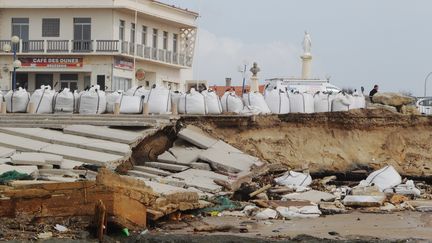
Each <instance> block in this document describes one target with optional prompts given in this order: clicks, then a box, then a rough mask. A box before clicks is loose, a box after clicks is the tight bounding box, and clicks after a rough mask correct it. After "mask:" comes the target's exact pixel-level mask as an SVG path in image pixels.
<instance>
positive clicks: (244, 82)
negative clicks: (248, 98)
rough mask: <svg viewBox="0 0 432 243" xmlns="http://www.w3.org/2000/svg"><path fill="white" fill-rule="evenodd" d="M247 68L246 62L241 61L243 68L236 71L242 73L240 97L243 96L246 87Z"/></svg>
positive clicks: (240, 67)
mask: <svg viewBox="0 0 432 243" xmlns="http://www.w3.org/2000/svg"><path fill="white" fill-rule="evenodd" d="M247 66H248V62H247V61H246V60H245V61H243V66H239V69H238V71H239V72H240V73H242V75H243V84H242V97H243V94H244V91H245V85H246V69H247Z"/></svg>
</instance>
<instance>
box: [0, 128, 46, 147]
mask: <svg viewBox="0 0 432 243" xmlns="http://www.w3.org/2000/svg"><path fill="white" fill-rule="evenodd" d="M0 138H1V139H0V146H3V147H6V148H12V149H16V150H17V151H21V152H36V151H40V150H41V149H42V148H44V147H46V146H48V145H49V143H45V142H40V141H37V140H34V139H28V138H23V137H20V136H14V135H9V134H6V133H3V132H0Z"/></svg>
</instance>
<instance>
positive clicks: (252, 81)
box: [249, 76, 259, 92]
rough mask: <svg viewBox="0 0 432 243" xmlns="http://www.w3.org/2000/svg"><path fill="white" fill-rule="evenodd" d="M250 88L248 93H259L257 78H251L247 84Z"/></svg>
mask: <svg viewBox="0 0 432 243" xmlns="http://www.w3.org/2000/svg"><path fill="white" fill-rule="evenodd" d="M249 86H250V90H249V91H250V92H258V91H259V83H258V77H257V76H252V77H251V79H250V82H249Z"/></svg>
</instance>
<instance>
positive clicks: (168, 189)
mask: <svg viewBox="0 0 432 243" xmlns="http://www.w3.org/2000/svg"><path fill="white" fill-rule="evenodd" d="M144 181H145V184H146V185H147V186H149V187H151V188H152V189H153V191H154V192H156V193H159V194H161V195H164V196H166V195H169V194H172V193H177V192H187V191H188V190H186V189H184V188H181V187H176V186H171V185H167V184H163V183H159V182H156V181H151V180H146V179H144Z"/></svg>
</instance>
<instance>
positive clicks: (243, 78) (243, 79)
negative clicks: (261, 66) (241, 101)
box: [242, 65, 247, 97]
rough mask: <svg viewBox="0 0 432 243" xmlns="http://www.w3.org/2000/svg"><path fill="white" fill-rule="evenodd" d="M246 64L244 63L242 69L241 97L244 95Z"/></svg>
mask: <svg viewBox="0 0 432 243" xmlns="http://www.w3.org/2000/svg"><path fill="white" fill-rule="evenodd" d="M246 66H247V65H244V70H243V85H242V97H243V95H244V90H245V83H246Z"/></svg>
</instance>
